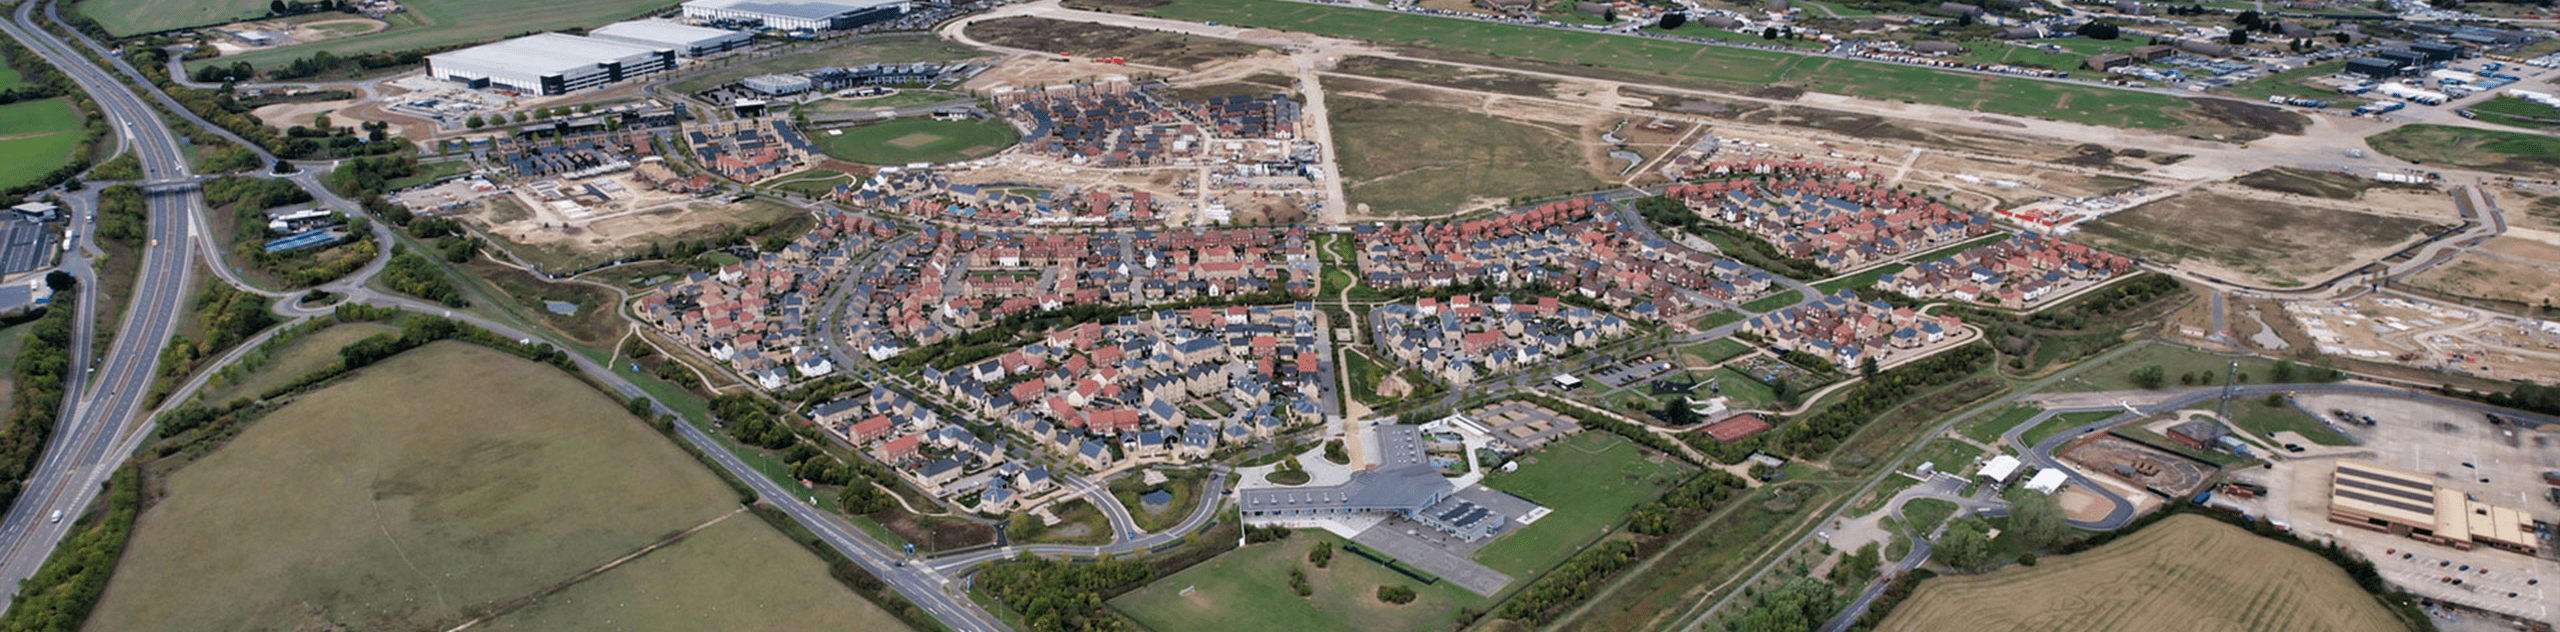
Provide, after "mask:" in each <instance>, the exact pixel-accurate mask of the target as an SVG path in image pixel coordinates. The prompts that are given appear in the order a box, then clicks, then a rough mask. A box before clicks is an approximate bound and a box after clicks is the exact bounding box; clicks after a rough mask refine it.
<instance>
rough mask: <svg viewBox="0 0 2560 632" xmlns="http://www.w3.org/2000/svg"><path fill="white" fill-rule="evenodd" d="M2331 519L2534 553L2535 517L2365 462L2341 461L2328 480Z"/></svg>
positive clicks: (2461, 544)
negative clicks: (2473, 498) (2476, 499)
mask: <svg viewBox="0 0 2560 632" xmlns="http://www.w3.org/2000/svg"><path fill="white" fill-rule="evenodd" d="M2329 521H2330V522H2335V523H2338V524H2343V525H2347V526H2351V527H2361V528H2365V529H2372V530H2375V531H2381V532H2385V533H2392V534H2398V535H2405V536H2408V537H2410V538H2414V539H2417V540H2419V541H2423V542H2430V543H2435V544H2441V545H2445V546H2450V547H2453V548H2457V549H2465V550H2468V549H2470V548H2472V547H2473V546H2475V545H2479V544H2486V545H2489V546H2492V547H2497V548H2500V549H2506V550H2509V551H2515V552H2518V553H2523V554H2526V555H2533V554H2535V552H2536V551H2537V550H2539V549H2540V548H2541V547H2540V546H2539V541H2538V540H2537V539H2536V537H2535V534H2534V524H2533V516H2531V515H2527V514H2526V513H2525V512H2523V511H2521V510H2517V509H2514V508H2511V507H2500V506H2497V505H2491V504H2488V503H2484V502H2479V501H2475V500H2472V499H2471V496H2470V495H2469V494H2465V493H2462V490H2458V489H2450V488H2444V487H2437V486H2436V484H2435V477H2432V476H2427V475H2425V474H2419V473H2416V472H2411V471H2408V470H2402V469H2397V468H2390V467H2383V466H2380V465H2375V464H2372V463H2366V462H2363V461H2344V460H2342V461H2339V462H2338V471H2337V473H2335V474H2332V475H2330V478H2329Z"/></svg>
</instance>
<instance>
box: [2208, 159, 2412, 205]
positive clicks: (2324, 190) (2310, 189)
mask: <svg viewBox="0 0 2560 632" xmlns="http://www.w3.org/2000/svg"><path fill="white" fill-rule="evenodd" d="M2232 182H2236V183H2239V184H2240V185H2241V186H2246V187H2249V188H2253V189H2264V190H2268V191H2275V192H2278V193H2291V194H2294V195H2307V196H2311V197H2318V198H2328V199H2332V200H2352V199H2356V198H2357V197H2360V196H2363V195H2364V191H2365V189H2370V188H2373V185H2374V184H2375V183H2378V182H2380V181H2379V180H2367V179H2364V178H2362V177H2358V176H2355V175H2350V174H2344V173H2338V172H2335V171H2312V170H2309V169H2295V168H2292V167H2268V168H2265V169H2259V170H2257V171H2251V172H2249V173H2248V174H2247V175H2243V176H2240V177H2238V178H2234V179H2232Z"/></svg>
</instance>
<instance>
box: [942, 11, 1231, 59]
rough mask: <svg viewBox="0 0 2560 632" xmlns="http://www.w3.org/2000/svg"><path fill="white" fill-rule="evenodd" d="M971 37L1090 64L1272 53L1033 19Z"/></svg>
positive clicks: (994, 25)
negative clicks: (1107, 59)
mask: <svg viewBox="0 0 2560 632" xmlns="http://www.w3.org/2000/svg"><path fill="white" fill-rule="evenodd" d="M969 36H970V37H974V38H978V39H979V40H981V41H984V42H986V43H989V44H994V45H997V46H1010V47H1013V48H1021V49H1028V50H1036V51H1040V52H1044V53H1067V54H1069V55H1072V56H1075V57H1078V58H1084V59H1095V58H1103V57H1121V58H1125V59H1128V60H1129V61H1130V63H1137V64H1146V65H1149V66H1164V67H1168V68H1189V69H1197V68H1201V67H1204V66H1208V65H1210V64H1215V63H1218V62H1223V61H1227V60H1231V59H1241V58H1245V57H1251V56H1253V54H1254V53H1258V52H1262V51H1264V50H1267V49H1264V48H1263V47H1260V46H1255V45H1252V44H1247V43H1244V42H1238V41H1233V40H1222V39H1212V38H1206V37H1193V36H1189V35H1182V34H1177V33H1163V32H1157V31H1147V30H1140V29H1133V28H1128V27H1123V26H1111V25H1107V24H1093V23H1089V22H1066V21H1060V20H1052V19H1048V18H1035V17H1027V16H1017V17H1009V18H997V19H993V20H987V21H984V22H976V23H972V24H970V25H969Z"/></svg>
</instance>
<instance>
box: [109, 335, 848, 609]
mask: <svg viewBox="0 0 2560 632" xmlns="http://www.w3.org/2000/svg"><path fill="white" fill-rule="evenodd" d="M634 464H655V465H653V466H650V467H635V466H634ZM735 499H736V495H735V493H734V492H732V491H731V490H729V489H728V488H727V487H726V486H724V485H722V484H721V482H720V480H719V479H718V478H717V477H715V476H713V475H712V473H711V472H709V471H706V470H704V469H703V468H702V467H700V466H697V465H695V464H694V463H693V460H692V459H689V458H687V457H686V456H685V455H684V454H683V453H682V452H680V451H678V450H677V448H676V447H675V446H673V445H670V444H669V443H668V442H667V440H666V439H664V438H662V437H660V436H659V435H657V433H655V432H653V431H651V430H650V429H649V428H648V427H646V426H644V425H642V424H640V423H639V422H638V421H637V420H634V419H632V417H631V416H630V415H629V414H628V413H625V412H623V407H622V404H621V403H620V402H616V401H614V400H612V399H609V398H607V397H605V396H604V395H603V394H601V393H598V392H596V391H595V390H594V389H592V388H589V387H588V386H587V385H586V384H584V383H581V382H579V381H577V380H575V379H572V378H570V377H569V376H568V375H565V374H563V373H561V372H560V371H559V370H557V369H554V368H552V367H550V366H547V365H542V364H536V363H533V362H529V361H525V360H520V359H517V358H515V357H513V356H509V355H505V354H502V353H499V352H496V351H492V350H489V349H486V348H482V347H477V346H470V345H465V344H461V343H436V344H433V345H429V346H427V347H424V348H421V349H418V350H415V351H411V352H408V353H405V354H402V355H400V356H398V357H394V358H391V359H388V360H384V361H382V362H380V363H378V364H375V365H373V366H371V367H369V368H366V369H364V370H363V371H361V372H360V373H359V374H357V375H356V376H355V377H354V378H352V379H350V380H348V381H345V382H341V383H338V384H337V385H334V386H330V387H328V388H325V389H322V390H319V391H316V392H313V393H310V394H307V395H303V396H301V397H300V398H299V399H297V400H295V401H293V402H292V403H290V404H287V405H285V406H284V407H282V408H279V409H276V410H275V411H272V412H270V413H268V414H266V416H265V417H264V418H262V419H259V420H257V421H256V422H254V423H252V424H251V425H249V426H248V427H247V428H246V429H245V430H243V431H242V432H241V433H240V434H239V436H237V437H235V438H233V439H232V440H231V441H230V442H229V443H228V444H226V445H224V446H222V448H221V449H218V450H215V451H213V452H212V453H210V454H208V455H206V456H205V457H204V458H202V459H201V460H198V461H195V462H193V463H190V464H187V465H186V466H185V467H183V468H180V469H178V470H177V471H176V472H174V473H173V474H171V475H170V477H169V479H168V481H167V488H166V496H165V497H164V498H161V499H159V500H158V502H157V504H155V505H153V506H152V507H150V508H149V509H147V510H145V511H144V512H143V514H142V517H141V520H140V522H139V524H138V525H137V527H136V529H135V531H134V535H133V541H132V544H131V545H130V546H129V547H128V548H127V549H126V551H125V553H124V557H123V559H122V562H121V564H122V566H123V567H122V568H119V569H118V571H117V572H116V573H115V577H114V578H113V579H112V580H110V582H109V583H108V585H107V588H106V592H105V595H104V596H103V597H102V598H101V599H100V602H99V604H98V608H97V611H96V613H95V614H93V615H92V616H91V619H90V620H89V625H90V626H92V628H93V629H100V630H131V631H148V630H203V629H226V630H251V629H256V630H289V629H330V628H347V629H362V630H388V629H399V630H415V629H444V628H445V627H449V626H451V625H453V624H455V623H458V622H460V621H461V620H462V619H463V618H465V617H467V616H470V615H472V614H475V613H479V612H484V611H486V610H487V609H488V608H491V607H494V606H496V605H498V604H502V603H506V602H509V601H512V600H515V599H518V598H522V597H526V596H529V595H532V594H534V593H535V592H536V591H538V590H540V589H542V588H544V587H546V586H550V585H552V584H555V583H558V582H561V581H564V580H567V579H569V578H571V577H573V576H575V575H577V574H578V573H580V572H583V571H586V570H588V569H591V568H594V567H596V566H598V565H600V564H603V563H605V562H607V561H611V560H613V559H615V558H618V557H621V556H624V555H627V554H629V553H631V552H633V551H637V550H639V549H640V548H641V547H643V546H646V545H648V544H649V543H651V542H654V541H657V540H658V539H660V538H663V537H665V536H667V535H668V534H670V533H674V532H676V531H680V530H683V529H686V528H690V527H693V526H695V525H699V524H702V523H703V522H705V521H708V520H710V519H713V518H716V517H719V516H720V515H722V514H724V513H727V512H729V511H730V510H731V509H732V508H734V507H735V506H736V505H735ZM809 581H812V582H816V581H825V580H823V579H819V578H816V577H811V578H810V579H809ZM732 607H734V606H732Z"/></svg>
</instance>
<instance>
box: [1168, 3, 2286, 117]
mask: <svg viewBox="0 0 2560 632" xmlns="http://www.w3.org/2000/svg"><path fill="white" fill-rule="evenodd" d="M1146 13H1147V14H1148V15H1154V16H1158V17H1165V18H1172V19H1178V20H1188V21H1195V22H1196V21H1215V22H1220V23H1226V24H1236V25H1243V26H1257V27H1264V28H1274V29H1281V30H1289V31H1301V32H1308V33H1315V34H1319V35H1329V36H1334V37H1347V38H1354V39H1363V40H1370V41H1375V42H1380V43H1385V44H1395V45H1406V46H1414V47H1417V50H1413V51H1409V52H1412V53H1416V54H1425V55H1433V56H1437V57H1441V58H1445V59H1448V60H1451V61H1464V62H1492V63H1497V64H1505V65H1513V66H1522V67H1523V69H1526V70H1538V71H1553V72H1564V73H1571V74H1581V75H1591V76H1598V77H1600V78H1606V79H1628V80H1641V81H1651V82H1659V83H1668V84H1675V85H1681V86H1685V87H1694V88H1702V89H1709V90H1736V91H1747V90H1751V89H1756V88H1759V87H1762V86H1764V85H1766V84H1771V83H1790V84H1796V85H1799V86H1800V87H1803V88H1805V89H1808V90H1814V91H1819V92H1832V93H1838V94H1846V95H1851V96H1862V97H1871V98H1877V99H1887V100H1895V101H1911V102H1915V103H1926V104H1932V105H1945V106H1954V107H1961V108H1966V109H1973V110H1979V111H1983V112H1991V113H1997V114H2008V115H2013V116H2032V117H2040V118H2051V119H2057V120H2064V121H2072V122H2080V123H2089V124H2095V125H2108V126H2117V127H2131V128H2139V129H2159V130H2173V129H2185V128H2190V127H2195V128H2198V129H2197V131H2199V132H2204V131H2209V130H2213V129H2223V130H2227V129H2228V128H2225V127H2223V124H2221V123H2217V122H2215V121H2213V120H2211V117H2210V116H2208V115H2207V114H2206V113H2205V112H2202V111H2201V110H2199V109H2198V108H2197V107H2196V106H2195V105H2194V104H2192V103H2190V102H2189V101H2187V100H2185V99H2181V98H2178V97H2173V96H2168V95H2162V94H2154V93H2148V92H2132V91H2125V90H2113V89H2107V88H2096V87H2089V86H2079V85H2067V84H2060V83H2053V82H2046V81H2036V80H2031V79H2018V78H2009V77H1992V76H1983V75H1971V74H1958V73H1951V72H1944V71H1939V70H1933V69H1928V68H1921V67H1915V66H1901V65H1891V64H1881V63H1873V62H1861V61H1849V60H1842V59H1829V58H1820V57H1808V56H1803V55H1794V54H1788V53H1780V52H1774V51H1765V50H1755V49H1745V48H1734V47H1729V46H1710V45H1702V44H1692V43H1686V42H1676V41H1663V40H1651V39H1640V38H1631V37H1621V36H1615V35H1603V34H1597V33H1587V32H1580V31H1569V30H1562V29H1550V28H1543V27H1534V26H1519V25H1511V24H1495V23H1486V22H1477V21H1473V20H1461V19H1455V18H1441V17H1433V16H1427V15H1419V14H1410V13H1386V12H1379V11H1368V10H1361V9H1350V8H1340V7H1329V6H1324V5H1318V4H1308V3H1295V2H1286V1H1284V0H1167V1H1166V2H1165V3H1164V4H1162V5H1161V6H1157V7H1155V8H1153V9H1150V10H1148V11H1146ZM1521 62H1529V63H1525V64H1524V63H1521ZM2284 116H2285V117H2286V118H2288V120H2291V121H2293V122H2294V123H2293V124H2294V125H2296V126H2298V125H2300V122H2299V121H2300V116H2299V115H2293V114H2289V113H2286V114H2285V115H2284ZM2295 133H2298V132H2295Z"/></svg>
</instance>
